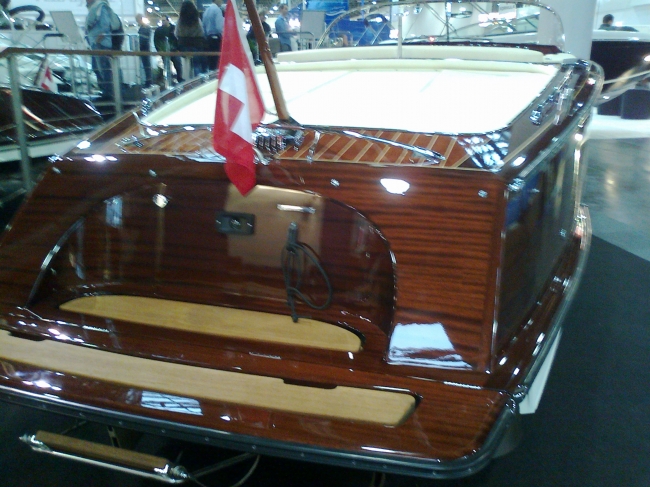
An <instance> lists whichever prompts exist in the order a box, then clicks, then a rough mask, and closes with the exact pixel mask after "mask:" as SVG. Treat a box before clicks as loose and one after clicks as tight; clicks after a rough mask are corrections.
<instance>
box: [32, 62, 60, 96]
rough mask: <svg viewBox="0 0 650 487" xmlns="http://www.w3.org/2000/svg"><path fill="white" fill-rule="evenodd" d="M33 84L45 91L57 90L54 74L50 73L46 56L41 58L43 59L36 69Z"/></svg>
mask: <svg viewBox="0 0 650 487" xmlns="http://www.w3.org/2000/svg"><path fill="white" fill-rule="evenodd" d="M34 84H35V85H36V86H37V87H39V88H41V89H43V90H46V91H54V92H58V91H59V89H58V87H57V85H56V81H54V76H53V75H52V70H51V69H50V63H49V62H48V60H47V57H45V58H43V61H41V66H40V67H39V69H38V76H37V78H36V82H35V83H34Z"/></svg>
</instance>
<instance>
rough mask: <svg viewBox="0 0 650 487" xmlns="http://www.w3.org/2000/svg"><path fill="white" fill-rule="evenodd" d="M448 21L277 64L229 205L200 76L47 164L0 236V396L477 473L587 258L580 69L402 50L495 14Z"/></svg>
mask: <svg viewBox="0 0 650 487" xmlns="http://www.w3.org/2000/svg"><path fill="white" fill-rule="evenodd" d="M509 5H510V6H512V9H509V10H508V12H507V14H508V15H512V14H513V12H514V14H517V12H518V9H520V8H521V9H526V11H525V12H524V13H525V14H526V15H530V9H535V8H536V9H540V8H543V7H540V6H539V5H538V4H537V3H536V2H533V4H531V5H528V4H526V2H518V3H517V4H516V5H517V7H516V8H515V7H514V4H509ZM452 6H453V8H454V9H455V8H456V7H457V2H454V3H453V5H451V4H450V3H445V2H430V3H425V2H418V3H417V4H415V3H414V4H413V5H411V4H408V3H403V4H402V3H401V2H400V5H399V8H397V7H396V6H395V4H391V5H390V6H389V7H390V8H389V7H386V6H377V7H374V6H373V7H372V8H371V10H372V11H373V12H375V11H382V12H385V16H386V18H391V15H397V14H398V13H400V14H401V15H402V16H401V19H402V20H401V21H399V19H397V20H395V19H391V23H393V25H399V24H401V28H402V30H401V31H400V34H399V35H400V37H399V38H398V39H397V42H396V43H394V44H393V45H378V46H369V47H363V48H359V49H352V48H330V49H324V50H314V51H299V52H290V53H283V54H279V55H278V59H277V64H276V69H277V76H278V79H279V81H280V85H281V86H282V89H283V93H284V96H285V97H286V104H287V108H288V110H289V113H290V114H291V117H292V118H291V119H286V118H283V117H280V119H278V117H277V116H276V115H274V113H275V106H274V101H273V100H274V96H272V95H273V93H272V90H271V86H273V85H269V83H268V82H267V81H265V80H266V78H265V77H264V74H263V72H262V71H260V73H259V83H260V85H261V89H262V94H263V96H264V102H265V105H266V107H267V115H266V118H265V120H264V121H263V123H262V125H261V126H260V127H259V128H258V130H257V132H256V133H255V144H256V150H257V185H256V186H255V188H254V189H253V190H252V191H251V192H250V193H248V194H247V195H246V196H242V194H240V193H239V191H237V189H236V188H235V187H234V186H233V185H232V184H231V182H230V181H229V179H228V178H227V176H226V173H225V170H224V158H223V157H222V156H221V155H220V154H218V153H216V152H215V150H214V149H213V147H212V135H213V134H212V126H213V117H214V105H215V92H216V82H215V81H212V82H206V83H205V84H202V85H201V86H198V87H197V88H195V89H193V90H190V91H187V92H186V93H182V94H180V96H178V97H176V98H173V99H172V98H170V97H171V94H167V95H164V97H163V98H161V100H159V101H158V102H157V104H154V105H153V106H147V107H145V109H143V110H141V111H139V112H137V113H133V114H128V115H126V116H124V117H123V118H121V119H120V120H118V121H116V122H115V123H114V124H112V125H110V126H108V127H106V128H104V129H102V130H100V131H99V132H97V133H95V134H94V135H93V136H91V137H90V138H88V139H87V140H86V141H84V143H82V144H80V145H79V146H78V148H77V149H76V150H74V151H72V152H70V153H69V154H67V155H65V156H63V157H61V158H59V160H58V161H56V162H55V163H54V164H53V165H52V166H51V167H50V168H49V169H48V171H47V172H46V174H45V175H44V177H43V179H42V180H41V181H40V183H39V184H38V186H37V187H36V188H35V190H34V191H33V193H32V194H31V195H30V196H29V198H28V199H27V200H26V202H25V204H24V206H23V207H22V208H21V209H20V210H19V211H18V213H17V215H16V216H15V218H14V220H13V222H12V224H11V228H10V229H9V230H8V231H6V232H5V234H4V236H3V239H2V243H1V246H0V328H2V330H1V331H0V365H1V368H0V394H1V395H2V398H3V399H5V400H9V401H14V402H17V403H20V404H26V405H32V406H33V405H39V404H47V405H48V408H51V409H53V410H57V411H60V412H63V413H66V414H70V415H73V416H76V417H81V416H83V417H84V418H90V419H93V420H96V421H101V422H104V423H107V424H113V425H117V424H119V425H121V426H125V427H129V428H133V429H137V430H141V431H151V432H155V433H157V434H165V435H169V436H171V437H176V438H184V439H192V440H195V441H198V442H200V443H203V444H219V445H226V446H228V447H231V448H234V449H240V450H244V451H250V452H257V453H266V454H271V455H277V456H285V457H291V458H297V459H304V460H309V461H316V462H324V463H332V464H338V465H347V466H355V467H357V468H365V469H375V470H380V471H383V472H399V473H402V474H409V475H416V476H424V477H457V476H462V475H469V474H471V473H473V472H476V471H477V470H479V469H480V468H482V467H483V466H485V465H486V463H487V462H488V461H489V459H490V458H492V457H493V456H494V455H495V454H497V453H498V452H499V447H500V445H502V444H503V441H504V439H506V438H507V437H508V432H509V431H510V430H511V427H512V425H513V424H514V421H515V420H516V418H517V417H518V415H519V414H521V413H526V412H528V413H530V412H533V411H534V410H535V408H536V406H537V403H538V402H539V400H540V396H541V392H542V391H543V388H544V382H545V380H546V374H547V373H548V369H549V367H550V364H551V362H552V358H553V354H554V351H555V349H556V347H557V346H558V341H559V336H560V333H561V321H562V317H563V314H564V312H565V311H566V308H567V305H568V303H569V302H570V297H571V295H572V293H573V292H574V291H575V289H576V286H577V282H578V279H579V276H580V271H581V268H582V265H583V263H584V259H585V256H586V253H587V249H588V246H589V239H590V224H589V215H588V212H587V210H586V209H585V208H584V207H582V206H581V205H580V194H581V185H582V179H583V176H584V167H583V164H582V162H581V157H580V156H581V147H582V143H583V131H584V128H585V125H586V124H587V122H588V119H589V116H590V113H591V109H592V105H593V103H594V100H595V99H596V97H597V96H598V93H599V90H600V87H601V85H602V71H601V70H600V68H599V67H598V66H596V65H594V64H592V63H589V62H586V61H580V60H576V59H573V58H571V56H568V55H566V54H563V53H562V52H561V51H560V50H559V49H558V48H557V47H556V46H554V45H550V44H548V43H544V40H543V39H542V40H541V41H539V40H538V41H537V42H536V43H533V44H529V45H507V46H503V45H494V44H485V43H473V42H468V41H463V42H447V40H446V39H445V36H441V37H440V39H439V42H436V43H433V44H431V45H407V44H405V43H402V38H406V34H407V33H409V32H410V33H411V34H413V35H414V36H421V35H423V34H426V33H427V32H434V30H435V29H438V30H435V32H436V33H439V32H442V30H441V29H443V28H450V26H452V27H454V26H455V27H460V25H455V23H456V22H457V21H459V22H461V21H462V22H473V23H475V22H477V20H479V18H478V15H481V14H482V13H483V12H492V8H491V6H492V3H491V2H489V5H488V4H485V5H483V4H481V3H476V2H474V3H471V4H469V7H471V11H470V13H469V14H467V15H464V16H458V17H452V16H446V15H445V12H447V11H450V12H451V9H450V7H452ZM381 9H384V10H381ZM513 9H514V10H513ZM417 13H419V14H420V16H419V17H418V16H416V14H417ZM466 13H467V11H466ZM550 13H551V12H550V10H546V9H545V8H544V14H545V15H544V16H543V18H544V19H545V20H546V19H548V20H549V21H550V20H552V15H550ZM406 14H408V15H406ZM505 14H506V12H504V15H505ZM547 14H548V15H547ZM422 15H425V17H422ZM522 15H523V14H522ZM417 19H424V20H422V21H421V22H420V21H418V20H417ZM393 20H395V21H394V22H393ZM425 20H426V21H427V22H426V24H425ZM435 20H442V21H443V24H445V25H442V26H440V25H438V26H434V27H431V28H430V29H432V30H426V29H427V28H429V27H428V25H429V22H433V21H435ZM551 30H552V29H541V28H540V32H542V31H544V32H550V31H551ZM328 36H329V33H326V34H325V37H324V39H323V44H326V43H327V42H326V40H327V38H328Z"/></svg>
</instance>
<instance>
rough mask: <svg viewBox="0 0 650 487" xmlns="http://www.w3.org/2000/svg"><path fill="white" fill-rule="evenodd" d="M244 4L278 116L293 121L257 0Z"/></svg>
mask: <svg viewBox="0 0 650 487" xmlns="http://www.w3.org/2000/svg"><path fill="white" fill-rule="evenodd" d="M244 4H246V10H247V11H248V18H249V19H250V21H251V27H252V29H253V33H254V34H255V40H256V41H257V46H258V48H259V51H260V59H261V60H262V62H263V63H264V68H265V69H266V76H267V77H268V79H269V85H270V86H271V93H272V94H273V102H274V103H275V109H276V111H277V113H278V118H279V119H280V120H282V121H284V122H291V121H293V120H292V118H291V117H290V116H289V111H288V110H287V105H286V103H285V101H284V95H283V94H282V89H281V87H280V80H279V79H278V72H277V71H276V70H275V63H274V62H273V56H272V55H271V48H269V43H268V41H267V40H266V34H265V33H264V27H262V21H261V20H260V16H259V14H258V13H257V9H256V8H255V2H254V0H244Z"/></svg>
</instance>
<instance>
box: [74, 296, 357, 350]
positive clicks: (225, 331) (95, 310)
mask: <svg viewBox="0 0 650 487" xmlns="http://www.w3.org/2000/svg"><path fill="white" fill-rule="evenodd" d="M61 309H63V310H65V311H74V312H77V313H83V314H87V315H92V316H99V317H102V318H109V319H112V320H121V321H129V322H132V323H140V324H144V325H151V326H159V327H161V328H168V329H173V330H182V331H189V332H194V333H202V334H206V335H215V336H223V337H229V338H243V339H246V340H256V341H265V342H273V343H281V344H285V345H297V346H303V347H314V348H324V349H327V350H336V351H344V352H358V351H359V350H361V340H360V339H359V337H358V336H357V335H355V334H354V333H352V332H350V331H348V330H345V329H344V328H341V327H338V326H335V325H331V324H329V323H324V322H322V321H316V320H310V319H306V318H300V319H299V320H298V322H297V323H294V322H293V320H292V319H291V317H290V316H283V315H277V314H272V313H263V312H259V311H248V310H243V309H235V308H225V307H220V306H210V305H205V304H194V303H186V302H181V301H171V300H165V299H156V298H147V297H141V296H121V295H104V296H86V297H83V298H78V299H74V300H72V301H68V302H67V303H64V304H62V305H61Z"/></svg>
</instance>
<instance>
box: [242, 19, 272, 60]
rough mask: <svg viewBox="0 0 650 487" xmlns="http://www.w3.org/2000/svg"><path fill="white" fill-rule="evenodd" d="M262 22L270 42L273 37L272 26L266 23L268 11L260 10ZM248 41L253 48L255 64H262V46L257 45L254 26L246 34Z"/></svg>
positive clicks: (265, 34)
mask: <svg viewBox="0 0 650 487" xmlns="http://www.w3.org/2000/svg"><path fill="white" fill-rule="evenodd" d="M259 15H260V20H261V21H262V28H263V29H264V36H265V37H266V39H267V40H268V38H269V37H271V26H270V25H269V23H268V22H267V21H266V15H267V14H266V10H260V13H259ZM246 39H247V40H248V45H249V46H250V48H251V53H252V54H253V60H254V61H255V64H261V63H262V60H261V59H260V46H258V45H257V39H255V32H253V26H251V28H250V30H249V31H248V33H247V34H246Z"/></svg>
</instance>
